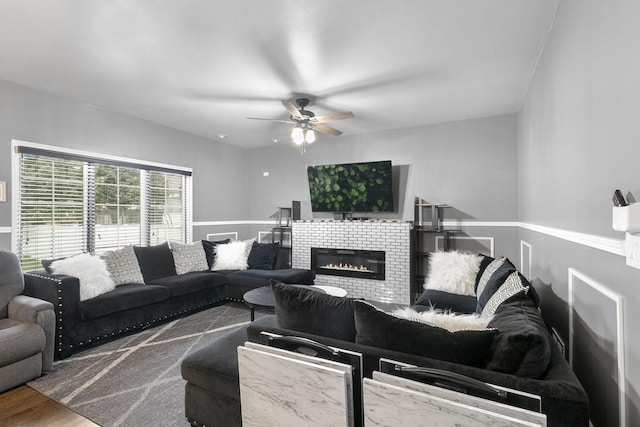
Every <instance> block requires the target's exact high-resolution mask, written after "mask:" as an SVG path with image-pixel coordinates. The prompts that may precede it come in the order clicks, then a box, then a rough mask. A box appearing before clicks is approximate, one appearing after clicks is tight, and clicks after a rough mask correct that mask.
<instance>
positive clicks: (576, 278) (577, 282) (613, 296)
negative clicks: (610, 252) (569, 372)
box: [568, 268, 627, 427]
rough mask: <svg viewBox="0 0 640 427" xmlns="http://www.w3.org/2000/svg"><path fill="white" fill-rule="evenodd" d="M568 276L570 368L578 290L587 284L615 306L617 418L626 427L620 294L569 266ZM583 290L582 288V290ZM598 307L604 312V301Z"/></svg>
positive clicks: (622, 315) (572, 358)
mask: <svg viewBox="0 0 640 427" xmlns="http://www.w3.org/2000/svg"><path fill="white" fill-rule="evenodd" d="M568 277H569V290H568V292H569V295H568V304H569V365H570V366H571V368H572V369H573V368H574V357H575V354H574V347H575V342H574V333H575V330H574V327H575V316H580V312H578V311H579V310H580V307H578V305H577V304H576V302H577V300H578V299H579V295H580V290H581V289H583V287H584V286H588V287H589V288H591V289H592V290H594V291H596V292H598V293H600V294H602V296H603V297H605V298H607V299H609V300H611V301H612V302H613V304H614V306H615V313H612V315H613V316H615V323H616V332H615V335H616V336H615V340H616V342H615V349H616V354H615V357H616V367H617V375H616V377H617V383H618V384H617V385H618V401H619V408H618V409H619V413H620V414H619V419H620V427H626V416H627V415H626V413H627V410H626V373H625V356H624V347H625V346H624V313H623V305H622V296H621V295H619V294H617V293H616V292H613V291H612V290H611V289H609V288H607V287H606V286H603V285H602V284H600V283H598V282H597V281H595V280H594V279H592V278H590V277H588V276H586V275H585V274H583V273H581V272H579V271H577V270H575V269H573V268H569V270H568ZM583 292H584V290H583ZM599 307H600V308H601V309H602V312H603V313H604V312H605V311H604V302H603V303H599ZM584 314H585V315H587V317H588V315H590V314H591V313H584Z"/></svg>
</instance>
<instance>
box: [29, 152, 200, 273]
mask: <svg viewBox="0 0 640 427" xmlns="http://www.w3.org/2000/svg"><path fill="white" fill-rule="evenodd" d="M17 152H18V156H19V189H20V192H19V194H18V195H17V196H18V197H17V200H18V215H17V218H18V222H19V224H18V236H17V252H18V256H19V257H20V259H21V262H22V267H23V269H25V270H28V269H37V268H40V260H42V259H54V258H60V257H65V256H70V255H75V254H78V253H81V252H89V253H96V254H100V253H104V252H107V251H110V250H114V249H117V248H120V247H122V246H125V245H128V244H134V245H147V244H158V243H162V242H164V241H169V240H171V241H178V242H186V241H187V239H188V238H190V235H191V233H190V228H191V219H190V214H189V213H190V209H191V207H190V198H189V197H188V196H189V194H188V193H189V191H187V190H190V184H191V183H190V180H191V176H190V173H186V172H185V171H184V170H176V171H172V170H171V169H170V168H168V167H165V166H163V167H155V168H154V167H149V166H148V165H143V164H141V165H137V167H136V164H135V163H134V162H133V161H124V162H122V161H114V160H113V159H111V158H109V159H105V160H104V161H103V162H101V161H100V158H99V157H97V156H86V158H83V156H81V155H78V154H71V155H70V154H68V153H64V152H61V153H56V152H53V151H51V150H38V149H34V148H32V147H20V146H18V147H17Z"/></svg>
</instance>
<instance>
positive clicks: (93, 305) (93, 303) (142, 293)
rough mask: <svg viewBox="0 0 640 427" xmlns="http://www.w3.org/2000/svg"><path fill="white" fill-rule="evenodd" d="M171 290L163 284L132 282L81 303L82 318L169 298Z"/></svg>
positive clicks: (86, 318) (90, 317)
mask: <svg viewBox="0 0 640 427" xmlns="http://www.w3.org/2000/svg"><path fill="white" fill-rule="evenodd" d="M169 296H170V294H169V290H168V289H167V288H164V287H162V286H152V285H141V284H130V285H122V286H118V287H116V288H115V289H114V290H113V291H111V292H107V293H106V294H102V295H100V296H98V297H95V298H91V299H88V300H86V301H83V302H81V303H80V315H81V317H82V319H84V320H88V319H95V318H96V317H101V316H106V315H107V314H111V313H117V312H120V311H126V310H129V309H132V308H136V307H143V306H145V305H149V304H153V303H156V302H159V301H163V300H165V299H167V298H169Z"/></svg>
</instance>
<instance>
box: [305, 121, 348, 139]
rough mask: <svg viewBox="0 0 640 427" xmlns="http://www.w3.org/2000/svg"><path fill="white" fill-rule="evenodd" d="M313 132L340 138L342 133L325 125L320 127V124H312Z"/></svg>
mask: <svg viewBox="0 0 640 427" xmlns="http://www.w3.org/2000/svg"><path fill="white" fill-rule="evenodd" d="M312 127H313V129H314V130H317V131H319V132H323V133H328V134H329V135H333V136H340V135H342V131H339V130H338V129H334V128H332V127H330V126H327V125H321V124H318V123H316V124H314V125H313V126H312Z"/></svg>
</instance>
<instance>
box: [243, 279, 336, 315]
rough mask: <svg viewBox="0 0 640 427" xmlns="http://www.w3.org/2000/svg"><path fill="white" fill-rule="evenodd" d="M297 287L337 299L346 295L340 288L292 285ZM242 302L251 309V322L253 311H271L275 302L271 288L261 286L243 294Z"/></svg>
mask: <svg viewBox="0 0 640 427" xmlns="http://www.w3.org/2000/svg"><path fill="white" fill-rule="evenodd" d="M293 286H299V287H301V288H305V289H309V290H313V291H316V292H321V293H323V294H329V295H333V296H337V297H343V296H345V295H347V291H345V290H344V289H342V288H338V287H337V286H320V285H293ZM242 302H244V303H245V304H246V305H248V306H249V308H250V309H251V321H252V322H253V321H254V320H255V309H256V307H258V308H269V309H273V308H274V307H275V301H274V299H273V291H272V290H271V286H261V287H259V288H255V289H252V290H250V291H247V292H245V294H244V295H242Z"/></svg>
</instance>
